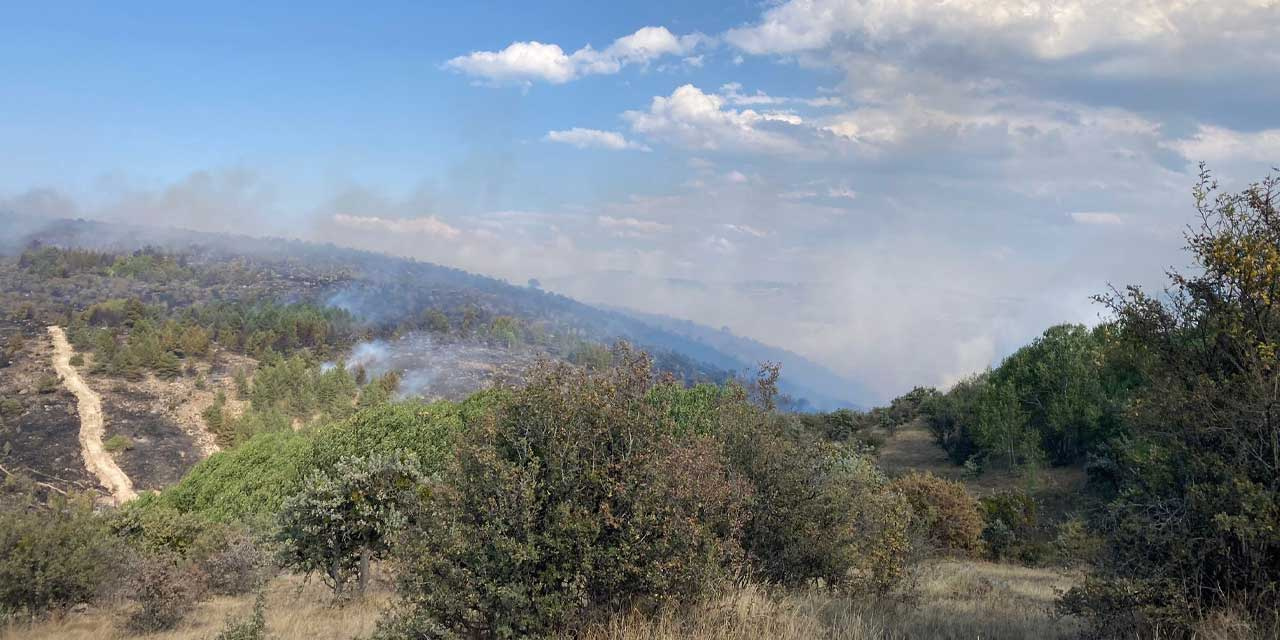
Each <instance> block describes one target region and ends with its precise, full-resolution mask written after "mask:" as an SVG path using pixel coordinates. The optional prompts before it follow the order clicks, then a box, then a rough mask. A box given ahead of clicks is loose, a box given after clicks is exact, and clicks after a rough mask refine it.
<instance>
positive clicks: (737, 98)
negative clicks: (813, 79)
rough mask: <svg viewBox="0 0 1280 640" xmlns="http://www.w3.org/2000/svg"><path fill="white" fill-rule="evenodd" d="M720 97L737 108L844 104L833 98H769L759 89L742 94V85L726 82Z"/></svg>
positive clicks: (834, 105) (722, 86)
mask: <svg viewBox="0 0 1280 640" xmlns="http://www.w3.org/2000/svg"><path fill="white" fill-rule="evenodd" d="M720 95H721V96H723V97H724V99H725V101H726V102H728V103H729V104H732V105H734V106H739V107H748V106H760V105H783V104H801V105H806V106H810V107H838V106H840V105H841V104H844V101H843V100H841V99H840V98H837V97H833V96H823V97H819V98H792V97H786V96H771V95H769V94H767V93H765V92H764V91H761V90H759V89H756V91H755V93H743V92H742V84H741V83H739V82H728V83H725V84H723V85H721V86H720Z"/></svg>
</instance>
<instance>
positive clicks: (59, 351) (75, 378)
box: [49, 326, 138, 505]
mask: <svg viewBox="0 0 1280 640" xmlns="http://www.w3.org/2000/svg"><path fill="white" fill-rule="evenodd" d="M49 337H50V338H52V339H53V368H54V370H56V371H57V372H58V377H60V378H62V384H63V385H65V386H66V387H67V390H68V391H70V392H71V393H73V394H75V396H76V400H77V401H78V406H79V411H80V453H81V454H82V455H83V456H84V466H85V468H87V469H88V470H89V473H92V474H93V475H94V476H96V477H97V478H98V482H100V483H102V486H104V487H106V488H107V490H108V491H110V492H111V498H112V500H113V501H114V502H115V503H116V504H117V505H120V504H124V503H126V502H128V501H130V500H133V499H134V498H136V497H138V494H136V493H134V491H133V482H131V481H130V480H129V476H127V475H125V472H124V471H121V470H120V467H119V466H117V465H116V461H115V459H114V458H112V457H111V454H109V453H107V450H106V449H104V448H103V446H102V433H103V426H102V399H101V398H99V397H98V394H97V393H94V391H93V389H90V388H89V385H87V384H85V382H84V379H82V378H81V377H80V372H78V371H76V369H75V367H73V366H71V344H70V343H68V342H67V334H66V333H64V332H63V331H62V327H56V326H51V327H49Z"/></svg>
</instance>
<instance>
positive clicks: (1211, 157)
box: [1166, 125, 1280, 165]
mask: <svg viewBox="0 0 1280 640" xmlns="http://www.w3.org/2000/svg"><path fill="white" fill-rule="evenodd" d="M1166 146H1167V147H1169V148H1171V149H1173V150H1175V151H1177V152H1178V153H1181V154H1182V156H1183V157H1185V158H1187V159H1188V160H1190V161H1191V162H1199V161H1205V162H1208V163H1209V164H1211V165H1217V164H1222V163H1225V162H1253V163H1259V162H1260V163H1272V164H1280V129H1267V130H1264V131H1257V132H1253V133H1247V132H1242V131H1233V130H1231V129H1226V128H1223V127H1214V126H1207V125H1201V126H1200V127H1199V128H1198V129H1197V130H1196V132H1195V133H1194V134H1192V135H1191V136H1189V137H1186V138H1182V139H1179V140H1173V141H1170V142H1168V143H1166Z"/></svg>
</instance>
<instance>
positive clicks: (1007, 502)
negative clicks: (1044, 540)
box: [979, 491, 1039, 560]
mask: <svg viewBox="0 0 1280 640" xmlns="http://www.w3.org/2000/svg"><path fill="white" fill-rule="evenodd" d="M979 502H980V503H981V505H982V519H983V522H984V524H983V529H982V539H983V540H984V541H985V542H986V547H987V553H988V554H989V555H990V556H991V557H992V558H995V559H1002V558H1010V557H1023V558H1024V559H1028V560H1031V559H1033V558H1029V557H1027V556H1028V553H1029V552H1030V553H1034V544H1033V540H1032V537H1033V535H1034V533H1035V531H1036V527H1037V526H1038V525H1039V516H1038V508H1037V505H1036V501H1035V498H1032V497H1031V496H1030V495H1028V494H1026V493H1021V492H1014V491H1006V492H1002V493H997V494H994V495H990V496H984V497H983V498H982V499H981V500H980V501H979Z"/></svg>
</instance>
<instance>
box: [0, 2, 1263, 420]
mask: <svg viewBox="0 0 1280 640" xmlns="http://www.w3.org/2000/svg"><path fill="white" fill-rule="evenodd" d="M1276 33H1280V5H1278V4H1277V1H1276V0H1232V1H1229V2H1207V1H1202V0H1188V1H1187V2H1180V3H1176V4H1175V3H1160V2H1149V1H1147V0H1110V1H1105V2H1104V1H1101V0H951V1H950V2H942V1H941V0H902V1H901V2H895V3H883V2H876V1H872V0H790V1H786V2H776V3H775V2H770V3H756V2H734V3H687V2H646V3H634V4H633V3H511V4H509V5H497V4H488V3H459V4H458V5H456V6H448V5H445V4H443V3H396V4H393V3H371V4H369V5H368V6H362V7H358V8H353V7H351V6H350V5H339V4H327V3H314V4H309V5H308V6H307V7H306V9H305V10H300V9H299V8H297V7H296V6H291V5H286V4H277V3H270V2H256V3H252V4H236V3H224V4H217V5H209V6H206V7H204V8H200V9H194V10H193V9H188V8H182V7H175V6H174V5H173V4H172V3H164V4H161V3H155V4H140V3H129V2H123V3H114V4H107V3H85V4H65V3H63V4H57V5H55V6H37V5H35V4H31V3H26V4H16V5H15V6H10V7H7V8H6V9H5V11H4V19H3V20H0V149H2V150H3V153H2V154H0V207H5V208H10V209H16V210H21V211H26V212H32V213H43V214H47V215H79V216H86V217H96V218H104V219H121V220H132V221H143V222H153V223H162V224H173V225H180V226H187V227H194V228H200V229H209V230H230V231H241V232H244V231H248V232H254V233H264V234H265V233H271V234H282V235H290V236H297V237H302V238H309V239H317V240H325V241H335V242H340V243H345V244H350V245H354V246H360V247H365V248H371V249H378V250H384V251H390V252H394V253H399V254H403V255H409V256H413V257H417V258H421V259H425V260H432V261H435V262H440V263H444V264H449V265H453V266H459V267H463V268H467V269H471V270H474V271H479V272H484V273H488V274H491V275H497V276H499V277H504V278H507V279H509V280H512V281H514V282H523V281H524V280H525V279H526V278H529V277H537V278H539V279H541V280H542V281H544V282H546V283H549V286H552V287H555V288H557V289H559V290H561V291H564V292H567V293H569V294H571V295H575V296H578V297H581V298H583V299H586V300H588V301H595V302H602V303H608V304H617V305H624V306H633V307H637V308H643V309H647V310H652V311H657V312H661V313H668V314H671V315H676V316H682V317H688V318H690V319H693V320H696V321H700V322H704V323H708V324H712V325H714V326H721V325H724V326H729V327H730V328H732V329H733V330H734V331H736V332H739V333H742V334H746V335H750V336H752V337H755V338H758V339H760V340H763V341H766V342H770V343H774V344H778V345H780V346H784V347H787V348H790V349H793V350H796V351H798V352H801V353H803V354H805V355H808V356H810V357H813V358H814V359H817V360H819V361H822V362H824V363H826V364H828V365H830V366H831V367H833V368H834V369H836V370H838V371H841V372H842V373H846V374H848V375H850V376H852V377H855V378H857V379H858V380H859V381H860V382H862V383H864V384H865V385H867V386H868V387H870V388H872V389H873V390H874V392H875V393H876V394H878V396H879V398H880V399H883V398H887V397H889V396H891V395H892V394H894V393H897V392H900V391H903V390H905V389H907V388H909V387H910V386H911V385H912V384H917V383H922V384H946V383H948V382H951V381H954V380H955V379H956V378H958V377H959V376H962V375H964V374H966V373H969V372H972V371H974V370H977V369H980V368H982V367H983V366H986V365H987V364H989V363H990V362H992V361H993V360H995V359H997V358H999V357H1000V356H1001V355H1003V354H1005V353H1008V352H1009V351H1010V350H1012V349H1013V348H1015V347H1016V346H1017V345H1019V344H1021V343H1022V342H1024V341H1026V340H1027V339H1029V338H1030V337H1032V336H1034V335H1035V334H1036V333H1038V332H1039V331H1040V330H1041V329H1043V327H1044V326H1046V325H1048V324H1050V323H1053V322H1059V321H1081V322H1089V321H1094V320H1096V319H1097V317H1098V309H1097V308H1096V307H1094V306H1093V305H1092V304H1091V303H1090V302H1089V300H1088V297H1089V295H1090V294H1092V293H1096V292H1098V291H1100V290H1101V289H1103V288H1104V287H1105V286H1106V285H1107V283H1109V282H1111V283H1127V282H1138V283H1146V284H1154V283H1158V282H1159V281H1160V278H1161V274H1162V272H1163V269H1164V268H1165V267H1167V266H1169V265H1179V264H1181V262H1182V261H1183V260H1184V258H1183V256H1182V254H1181V253H1180V252H1179V249H1178V248H1179V246H1180V244H1181V241H1180V237H1179V234H1180V229H1181V228H1182V226H1183V225H1184V224H1186V223H1187V222H1189V221H1190V220H1191V213H1192V212H1191V209H1190V201H1189V197H1188V193H1189V189H1190V186H1191V184H1192V182H1193V180H1194V175H1195V171H1196V163H1197V162H1199V161H1201V160H1203V161H1206V162H1208V163H1209V164H1210V166H1211V167H1212V168H1213V169H1214V170H1215V171H1216V173H1217V175H1219V176H1220V177H1222V179H1223V180H1224V182H1225V183H1226V184H1228V185H1229V186H1238V185H1239V184H1241V183H1242V182H1243V181H1247V180H1251V179H1257V178H1260V177H1261V176H1262V175H1264V174H1265V173H1266V172H1267V170H1268V169H1269V167H1271V166H1272V165H1274V164H1277V163H1280V110H1278V109H1276V108H1275V107H1276V105H1277V104H1280V83H1278V82H1276V80H1278V79H1280V78H1278V77H1277V76H1278V75H1280V72H1277V69H1280V65H1277V64H1276V63H1277V61H1280V43H1278V41H1277V38H1275V34H1276ZM672 279H685V280H696V281H699V282H701V283H703V285H704V286H703V288H701V289H698V290H696V291H697V293H696V294H691V293H690V289H689V288H688V287H672V286H671V280H672ZM760 283H773V284H769V285H768V286H763V285H761V284H760Z"/></svg>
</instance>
